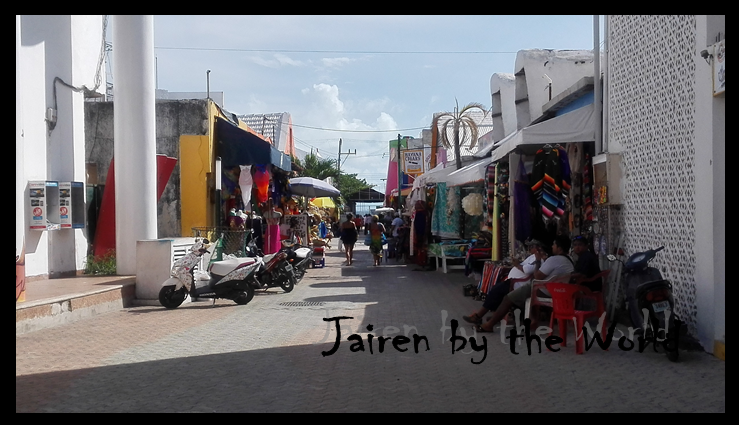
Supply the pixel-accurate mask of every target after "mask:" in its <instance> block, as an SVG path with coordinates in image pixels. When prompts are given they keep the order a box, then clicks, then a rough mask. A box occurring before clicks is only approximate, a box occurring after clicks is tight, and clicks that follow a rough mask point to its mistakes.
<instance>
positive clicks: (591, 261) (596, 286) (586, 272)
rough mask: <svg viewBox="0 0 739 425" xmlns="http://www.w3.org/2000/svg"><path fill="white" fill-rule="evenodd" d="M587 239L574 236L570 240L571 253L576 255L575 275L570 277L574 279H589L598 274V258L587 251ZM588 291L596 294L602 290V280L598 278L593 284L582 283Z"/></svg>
mask: <svg viewBox="0 0 739 425" xmlns="http://www.w3.org/2000/svg"><path fill="white" fill-rule="evenodd" d="M587 242H588V241H587V239H585V237H584V236H575V237H574V238H572V251H574V253H575V254H576V255H577V262H575V273H573V274H572V277H573V278H575V279H581V278H589V277H593V276H595V275H597V274H598V273H600V265H599V264H598V257H597V256H596V255H595V254H593V253H592V252H591V251H590V250H589V249H588V243H587ZM584 286H586V287H587V288H588V289H590V290H591V291H594V292H598V291H600V290H602V289H603V280H602V279H601V278H598V279H597V280H595V281H593V282H587V283H584Z"/></svg>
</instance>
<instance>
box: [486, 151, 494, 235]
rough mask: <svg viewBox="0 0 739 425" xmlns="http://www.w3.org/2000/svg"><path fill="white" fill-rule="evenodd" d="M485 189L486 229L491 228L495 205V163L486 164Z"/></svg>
mask: <svg viewBox="0 0 739 425" xmlns="http://www.w3.org/2000/svg"><path fill="white" fill-rule="evenodd" d="M485 190H486V193H487V197H486V198H485V204H486V211H487V221H486V222H485V225H486V226H487V228H488V230H492V228H493V220H494V217H493V209H494V205H495V164H490V165H488V167H487V169H486V171H485Z"/></svg>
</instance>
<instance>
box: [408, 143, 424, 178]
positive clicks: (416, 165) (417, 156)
mask: <svg viewBox="0 0 739 425" xmlns="http://www.w3.org/2000/svg"><path fill="white" fill-rule="evenodd" d="M425 165H426V161H425V158H424V155H423V149H412V150H407V151H405V152H403V172H404V173H405V174H410V175H412V176H416V175H420V174H423V173H424V172H425V168H426V167H425Z"/></svg>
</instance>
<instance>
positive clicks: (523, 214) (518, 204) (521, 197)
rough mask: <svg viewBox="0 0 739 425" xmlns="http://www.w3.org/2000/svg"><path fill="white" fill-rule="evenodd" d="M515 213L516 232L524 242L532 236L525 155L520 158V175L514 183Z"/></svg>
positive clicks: (517, 236)
mask: <svg viewBox="0 0 739 425" xmlns="http://www.w3.org/2000/svg"><path fill="white" fill-rule="evenodd" d="M513 193H514V198H513V202H514V205H513V213H514V215H515V220H514V221H515V227H516V228H515V229H514V234H515V238H516V240H517V241H521V242H524V241H526V240H528V239H529V238H530V237H531V188H530V187H529V184H528V175H527V174H526V168H525V167H524V164H523V157H521V158H519V160H518V176H517V177H516V179H515V180H514V183H513Z"/></svg>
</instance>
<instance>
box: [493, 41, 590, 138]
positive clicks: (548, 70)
mask: <svg viewBox="0 0 739 425" xmlns="http://www.w3.org/2000/svg"><path fill="white" fill-rule="evenodd" d="M514 69H515V71H514V77H515V85H516V87H515V101H514V103H515V105H516V123H517V129H519V130H520V129H522V128H524V127H527V126H529V125H531V124H534V123H536V122H538V119H539V118H542V117H543V114H544V111H543V108H544V105H546V104H547V103H549V101H551V100H552V97H553V96H555V95H557V94H558V93H562V92H563V91H564V90H566V89H568V88H570V87H571V86H573V85H574V84H575V83H576V82H578V81H579V80H581V79H582V78H583V77H592V76H593V74H594V72H593V52H592V51H591V50H548V49H545V50H543V49H530V50H521V51H519V52H518V53H517V54H516V64H515V68H514ZM491 84H492V81H491ZM492 90H493V87H492V85H491V91H492ZM493 93H494V92H493ZM506 130H507V129H506Z"/></svg>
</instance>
